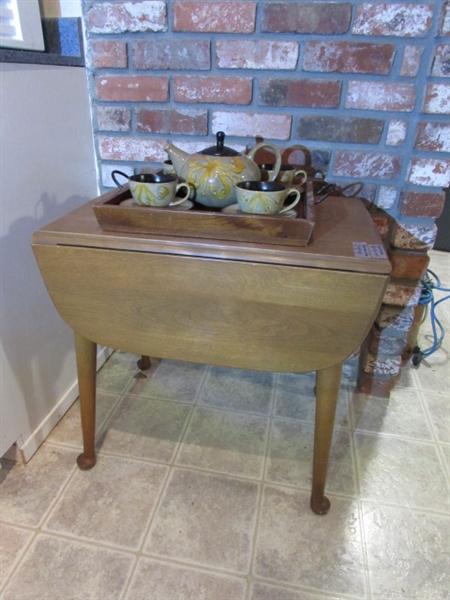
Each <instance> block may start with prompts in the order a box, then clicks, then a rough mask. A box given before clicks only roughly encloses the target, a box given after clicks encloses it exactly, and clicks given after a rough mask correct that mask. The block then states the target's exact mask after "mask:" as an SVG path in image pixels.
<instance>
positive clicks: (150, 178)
mask: <svg viewBox="0 0 450 600" xmlns="http://www.w3.org/2000/svg"><path fill="white" fill-rule="evenodd" d="M117 175H121V176H122V177H125V178H126V179H128V183H129V185H130V192H131V195H132V196H133V204H139V206H155V207H159V208H162V207H170V206H178V205H179V204H183V202H186V200H188V199H189V195H190V193H191V188H190V187H189V185H188V184H187V183H178V179H177V178H176V177H175V176H173V175H167V174H165V173H142V174H141V175H131V177H130V176H128V175H126V174H125V173H122V171H113V172H112V173H111V177H112V179H113V181H114V183H115V184H116V185H117V187H119V188H120V189H123V185H122V184H121V183H119V181H117ZM182 189H184V190H185V194H184V195H183V196H182V197H181V198H177V199H176V200H175V196H176V194H177V192H178V191H179V190H182Z"/></svg>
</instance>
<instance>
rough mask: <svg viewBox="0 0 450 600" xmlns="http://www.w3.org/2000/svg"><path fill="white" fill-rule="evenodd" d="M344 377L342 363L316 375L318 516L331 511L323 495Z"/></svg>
mask: <svg viewBox="0 0 450 600" xmlns="http://www.w3.org/2000/svg"><path fill="white" fill-rule="evenodd" d="M341 375H342V362H340V363H338V364H337V365H333V366H332V367H329V368H327V369H323V370H321V371H317V373H316V422H315V429H314V457H313V484H312V492H311V509H312V510H313V512H315V513H316V514H318V515H325V514H327V512H328V511H329V509H330V501H329V500H328V498H327V497H326V496H325V495H324V491H325V479H326V476H327V468H328V458H329V455H330V448H331V440H332V437H333V428H334V417H335V414H336V405H337V399H338V395H339V386H340V383H341Z"/></svg>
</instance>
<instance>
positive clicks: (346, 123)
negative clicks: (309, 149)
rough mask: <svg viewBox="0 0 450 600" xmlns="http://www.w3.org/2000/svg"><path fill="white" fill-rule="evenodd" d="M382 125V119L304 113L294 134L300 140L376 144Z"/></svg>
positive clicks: (379, 137)
mask: <svg viewBox="0 0 450 600" xmlns="http://www.w3.org/2000/svg"><path fill="white" fill-rule="evenodd" d="M383 127H384V120H382V119H365V118H362V117H344V116H341V117H334V116H329V115H305V116H302V117H300V118H299V120H298V123H297V129H296V136H297V137H298V138H300V139H301V140H318V141H324V142H342V143H353V144H378V143H379V142H380V140H381V135H382V133H383Z"/></svg>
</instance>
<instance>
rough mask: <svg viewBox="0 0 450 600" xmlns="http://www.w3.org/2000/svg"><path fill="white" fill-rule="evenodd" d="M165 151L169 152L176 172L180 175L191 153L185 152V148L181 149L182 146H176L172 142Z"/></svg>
mask: <svg viewBox="0 0 450 600" xmlns="http://www.w3.org/2000/svg"><path fill="white" fill-rule="evenodd" d="M165 151H166V152H167V154H168V156H169V159H170V160H171V161H172V164H173V166H174V169H175V172H176V173H177V175H179V174H180V171H181V168H182V166H183V164H184V162H185V160H186V159H187V158H188V157H189V156H190V155H189V154H188V153H187V152H184V150H181V148H177V147H176V146H174V145H173V144H170V143H169V145H168V146H167V147H166V148H165Z"/></svg>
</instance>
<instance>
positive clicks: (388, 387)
mask: <svg viewBox="0 0 450 600" xmlns="http://www.w3.org/2000/svg"><path fill="white" fill-rule="evenodd" d="M397 379H398V375H396V376H394V377H391V378H389V379H375V378H374V377H373V375H372V374H369V373H364V371H362V370H361V371H360V372H359V374H358V381H357V384H356V388H357V390H358V392H360V393H361V394H370V395H371V396H376V397H377V398H389V396H390V393H391V391H392V389H393V387H394V386H395V384H396V382H397Z"/></svg>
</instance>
